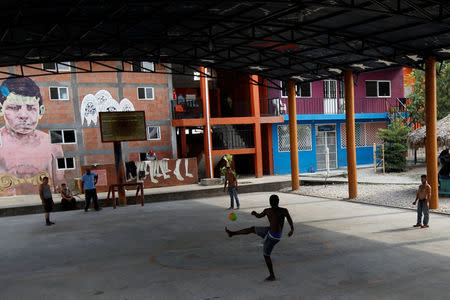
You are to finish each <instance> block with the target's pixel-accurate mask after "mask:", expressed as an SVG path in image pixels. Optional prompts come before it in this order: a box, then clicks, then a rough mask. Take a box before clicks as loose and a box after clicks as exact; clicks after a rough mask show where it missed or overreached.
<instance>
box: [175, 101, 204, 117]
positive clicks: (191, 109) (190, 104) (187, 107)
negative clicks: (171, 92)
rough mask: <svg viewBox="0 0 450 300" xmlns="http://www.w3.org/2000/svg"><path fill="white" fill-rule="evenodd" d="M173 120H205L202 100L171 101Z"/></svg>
mask: <svg viewBox="0 0 450 300" xmlns="http://www.w3.org/2000/svg"><path fill="white" fill-rule="evenodd" d="M171 107H172V118H173V119H174V120H175V119H200V118H203V105H202V100H201V99H196V100H186V101H183V102H177V101H176V100H173V101H171Z"/></svg>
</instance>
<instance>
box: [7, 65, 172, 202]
mask: <svg viewBox="0 0 450 300" xmlns="http://www.w3.org/2000/svg"><path fill="white" fill-rule="evenodd" d="M103 64H104V65H103V66H102V65H96V66H95V69H94V70H93V69H92V65H91V63H89V62H76V63H75V62H63V63H60V64H55V63H53V64H52V63H50V64H43V65H39V66H34V67H35V68H36V69H35V68H33V66H29V67H25V70H24V74H25V75H26V76H30V77H29V78H30V79H31V80H32V81H34V83H35V84H36V85H37V86H38V87H39V90H40V94H41V96H42V104H43V106H44V107H45V112H43V115H42V117H41V119H40V120H39V122H38V124H37V126H36V128H35V130H36V131H40V132H43V133H46V134H47V135H48V138H49V141H45V143H48V142H49V144H50V146H51V147H55V146H57V147H60V148H59V149H62V152H63V155H62V156H61V155H57V156H59V157H55V155H53V156H52V157H51V163H50V164H48V167H46V168H44V169H45V170H42V171H44V172H46V173H48V175H50V177H51V178H53V177H54V178H55V183H57V184H58V183H59V182H58V181H66V182H68V183H69V184H70V185H71V184H73V178H76V177H79V175H80V171H81V166H82V165H92V164H111V163H114V151H113V144H112V143H102V142H101V135H100V128H99V122H98V117H97V118H95V117H93V116H95V115H91V118H88V116H87V115H85V112H86V111H88V110H89V103H88V102H89V101H88V100H92V99H95V100H93V101H94V102H95V101H97V102H98V103H100V102H101V101H104V102H103V104H104V105H106V106H107V105H109V106H108V107H106V106H104V107H103V109H107V110H109V111H111V110H121V109H122V106H121V105H122V102H121V101H122V99H128V101H124V102H123V103H125V104H128V108H127V109H129V107H130V106H131V107H133V108H134V110H143V111H145V117H146V125H147V140H146V141H138V142H125V143H122V152H123V154H124V160H125V161H131V160H136V161H138V160H139V153H143V152H148V151H149V150H150V149H152V150H154V151H155V153H156V155H157V157H158V159H162V158H173V157H174V156H176V137H175V136H174V129H173V128H172V126H171V122H170V119H171V116H170V114H171V110H170V101H169V100H171V97H172V96H171V95H172V77H171V75H170V74H165V73H163V72H165V69H164V68H163V67H162V66H159V65H157V64H155V65H154V64H153V63H149V62H133V63H123V62H116V61H111V62H103ZM116 67H117V69H123V70H124V71H126V72H111V68H116ZM18 68H20V67H5V68H1V69H0V72H2V73H3V74H8V73H10V74H13V73H16V74H17V73H19V72H18ZM140 68H142V69H140ZM42 69H44V70H46V71H47V72H48V74H49V75H42V74H43V70H42ZM80 70H93V71H95V72H85V73H81V72H79V71H80ZM56 71H58V74H52V72H56ZM133 71H139V72H133ZM60 72H67V73H62V74H61V73H60ZM158 72H161V73H158ZM36 75H38V76H36ZM4 77H6V76H4ZM3 82H4V81H3ZM10 90H11V91H10ZM2 92H3V93H4V100H5V101H6V100H8V99H13V98H11V95H14V91H13V90H12V88H9V90H8V88H7V87H6V86H5V87H2ZM16 93H18V92H16ZM8 97H9V98H8ZM84 100H86V103H87V106H83V101H84ZM5 103H7V101H6V102H5ZM130 103H131V104H130ZM99 105H100V104H99ZM86 107H88V108H86ZM91 108H92V107H91ZM99 110H100V106H99V107H97V113H98V111H99ZM124 110H126V109H124ZM5 125H6V122H5V118H4V117H3V114H2V115H1V116H0V128H3V129H4V127H6V126H5ZM7 147H8V145H7V136H6V134H5V133H4V136H3V145H2V143H1V139H0V176H2V180H3V184H2V185H0V196H7V195H14V194H27V193H33V192H37V185H38V184H37V182H36V180H33V178H34V177H33V176H35V175H33V174H31V173H30V174H28V173H27V174H25V173H24V172H22V174H21V173H20V171H18V170H19V169H20V168H22V169H28V170H29V169H32V168H33V163H34V162H35V161H36V160H37V159H40V158H37V157H36V156H35V155H27V156H26V159H23V158H22V157H21V158H19V156H18V157H14V156H15V151H11V149H13V148H11V146H10V150H9V152H7V151H6V149H7ZM26 147H30V148H31V149H30V151H32V148H33V147H34V145H33V144H28V145H27V146H26ZM2 148H3V150H4V151H3V152H1V151H2ZM18 148H19V149H21V148H23V146H20V147H18ZM2 153H3V154H2ZM17 153H18V152H17ZM30 153H32V152H30ZM17 155H19V154H17ZM1 156H3V157H1ZM6 160H10V161H13V163H12V164H9V165H8V164H6V163H3V164H2V161H3V162H4V161H6ZM13 165H14V166H13ZM8 166H9V167H8ZM17 166H20V168H19V167H17ZM57 175H58V176H59V175H61V176H59V179H58V176H57Z"/></svg>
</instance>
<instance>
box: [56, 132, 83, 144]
mask: <svg viewBox="0 0 450 300" xmlns="http://www.w3.org/2000/svg"><path fill="white" fill-rule="evenodd" d="M50 141H51V143H52V144H75V143H76V142H77V141H76V138H75V130H73V129H65V130H50Z"/></svg>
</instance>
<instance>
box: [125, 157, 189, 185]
mask: <svg viewBox="0 0 450 300" xmlns="http://www.w3.org/2000/svg"><path fill="white" fill-rule="evenodd" d="M182 160H184V176H185V177H190V178H193V177H194V175H192V174H191V173H189V159H187V158H184V159H177V160H176V163H175V169H174V170H173V175H175V178H176V179H177V180H178V181H184V177H183V174H182V173H181V172H180V165H181V161H182ZM135 164H136V169H137V173H136V176H137V177H138V178H137V180H138V182H140V181H142V180H143V179H145V178H146V176H149V178H150V181H151V182H153V183H158V179H156V177H162V178H163V179H169V178H170V177H171V175H170V174H169V173H170V172H171V170H170V169H169V160H168V159H162V160H145V161H139V162H135ZM141 172H143V173H141ZM140 174H142V175H143V176H140ZM133 179H135V177H129V178H128V180H133Z"/></svg>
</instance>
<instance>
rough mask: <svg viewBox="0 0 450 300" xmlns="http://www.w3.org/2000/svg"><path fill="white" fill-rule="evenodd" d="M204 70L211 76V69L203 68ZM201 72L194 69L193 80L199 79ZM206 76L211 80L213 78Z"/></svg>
mask: <svg viewBox="0 0 450 300" xmlns="http://www.w3.org/2000/svg"><path fill="white" fill-rule="evenodd" d="M205 70H206V74H207V75H208V76H211V69H205ZM200 75H201V74H200V72H198V71H194V79H193V80H194V81H200V78H201V76H200ZM207 78H208V80H212V79H213V78H211V77H207Z"/></svg>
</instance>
